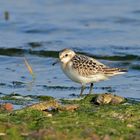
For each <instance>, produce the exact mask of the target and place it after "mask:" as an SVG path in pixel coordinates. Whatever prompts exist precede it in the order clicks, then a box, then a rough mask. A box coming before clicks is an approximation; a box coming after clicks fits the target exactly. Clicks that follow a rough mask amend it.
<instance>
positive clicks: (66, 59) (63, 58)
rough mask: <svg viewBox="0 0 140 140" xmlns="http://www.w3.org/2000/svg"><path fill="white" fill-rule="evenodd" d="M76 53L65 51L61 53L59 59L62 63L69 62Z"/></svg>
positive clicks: (69, 50)
mask: <svg viewBox="0 0 140 140" xmlns="http://www.w3.org/2000/svg"><path fill="white" fill-rule="evenodd" d="M75 55H76V54H75V52H74V51H73V50H71V49H64V50H62V51H61V52H60V53H59V59H60V61H61V62H62V63H67V62H69V61H70V60H71V59H72V58H73V57H74V56H75Z"/></svg>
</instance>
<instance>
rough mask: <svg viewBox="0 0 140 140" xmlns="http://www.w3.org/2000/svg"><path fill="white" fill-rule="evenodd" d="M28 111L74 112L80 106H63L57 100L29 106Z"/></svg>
mask: <svg viewBox="0 0 140 140" xmlns="http://www.w3.org/2000/svg"><path fill="white" fill-rule="evenodd" d="M26 108H28V109H35V110H40V111H52V110H60V111H74V110H76V109H78V108H79V105H76V104H73V105H69V104H65V105H63V104H61V103H60V102H58V101H57V100H50V101H44V102H40V103H36V104H33V105H31V106H27V107H26Z"/></svg>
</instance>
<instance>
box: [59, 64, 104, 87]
mask: <svg viewBox="0 0 140 140" xmlns="http://www.w3.org/2000/svg"><path fill="white" fill-rule="evenodd" d="M61 68H62V70H63V72H64V73H65V74H66V75H67V76H68V77H69V78H70V79H71V80H73V81H75V82H77V83H81V84H83V85H85V84H87V83H95V82H98V81H101V80H106V79H107V77H105V76H104V75H102V74H96V75H91V76H88V77H85V76H81V75H79V74H78V72H77V71H76V70H74V69H73V68H72V67H71V65H70V64H69V65H67V67H65V65H63V64H61Z"/></svg>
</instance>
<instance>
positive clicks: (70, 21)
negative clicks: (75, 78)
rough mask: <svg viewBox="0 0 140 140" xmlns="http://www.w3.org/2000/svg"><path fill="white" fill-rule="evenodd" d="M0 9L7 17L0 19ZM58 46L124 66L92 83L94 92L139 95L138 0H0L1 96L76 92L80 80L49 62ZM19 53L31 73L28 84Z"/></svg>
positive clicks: (62, 95)
mask: <svg viewBox="0 0 140 140" xmlns="http://www.w3.org/2000/svg"><path fill="white" fill-rule="evenodd" d="M5 11H8V12H9V20H5V19H4V12H5ZM64 48H72V49H74V50H75V51H77V52H79V53H84V54H86V55H89V56H92V57H95V58H97V59H98V60H100V61H101V62H104V63H105V64H107V65H109V66H112V67H124V68H128V69H129V72H128V73H126V74H125V75H121V76H117V77H114V78H112V79H111V80H108V81H103V82H100V83H96V84H95V90H94V92H95V93H101V92H113V93H115V94H117V95H121V96H124V97H130V98H134V99H140V88H139V85H140V1H139V0H123V1H122V0H118V1H111V0H108V1H106V0H101V1H98V0H94V1H92V0H77V1H74V0H71V1H64V0H52V1H45V0H24V1H18V0H12V1H8V0H5V1H2V0H0V93H1V96H3V95H8V94H11V93H18V94H20V95H22V96H26V95H49V96H53V97H56V98H72V95H73V94H76V95H78V94H79V92H80V85H78V84H76V83H74V82H72V81H71V80H69V79H68V78H67V77H66V76H65V75H64V74H63V72H62V71H61V69H60V67H59V65H56V66H52V63H53V62H54V61H55V60H56V58H57V57H58V52H59V50H61V49H64ZM24 57H26V58H27V59H28V61H29V63H30V64H31V66H32V67H33V70H34V72H35V74H36V79H35V81H34V82H33V83H30V82H31V81H32V76H31V75H30V74H29V72H28V70H27V68H26V67H25V64H24ZM87 91H88V88H87V89H86V91H85V93H86V92H87Z"/></svg>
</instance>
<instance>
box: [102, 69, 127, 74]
mask: <svg viewBox="0 0 140 140" xmlns="http://www.w3.org/2000/svg"><path fill="white" fill-rule="evenodd" d="M127 71H128V70H127V69H124V68H105V69H104V74H106V75H108V76H114V75H119V74H124V73H126V72H127Z"/></svg>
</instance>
